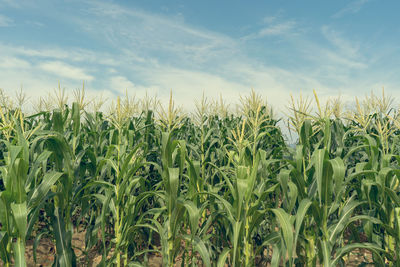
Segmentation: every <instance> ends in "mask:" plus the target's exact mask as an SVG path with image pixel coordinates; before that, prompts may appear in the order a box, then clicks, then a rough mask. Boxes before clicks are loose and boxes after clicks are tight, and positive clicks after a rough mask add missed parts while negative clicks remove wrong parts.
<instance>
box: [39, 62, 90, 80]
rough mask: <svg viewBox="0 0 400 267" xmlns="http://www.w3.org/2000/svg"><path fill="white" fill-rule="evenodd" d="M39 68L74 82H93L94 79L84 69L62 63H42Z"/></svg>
mask: <svg viewBox="0 0 400 267" xmlns="http://www.w3.org/2000/svg"><path fill="white" fill-rule="evenodd" d="M38 67H39V68H40V69H42V70H44V71H46V72H49V73H52V74H55V75H57V76H60V77H65V78H68V79H72V80H81V81H92V80H93V79H94V77H93V76H91V75H89V74H87V73H86V72H85V70H84V69H82V68H78V67H74V66H71V65H69V64H66V63H64V62H61V61H46V62H43V63H40V64H39V66H38Z"/></svg>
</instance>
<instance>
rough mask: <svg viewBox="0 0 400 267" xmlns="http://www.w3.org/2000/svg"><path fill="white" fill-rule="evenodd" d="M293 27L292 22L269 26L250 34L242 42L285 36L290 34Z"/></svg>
mask: <svg viewBox="0 0 400 267" xmlns="http://www.w3.org/2000/svg"><path fill="white" fill-rule="evenodd" d="M274 20H275V18H274V19H273V20H272V21H274ZM295 27H296V22H295V21H293V20H289V21H285V22H280V23H275V24H270V25H268V26H265V27H263V28H261V29H260V30H259V31H258V32H256V33H251V34H249V35H246V36H244V37H242V40H245V41H247V40H254V39H259V38H264V37H269V36H279V35H285V34H288V33H290V32H291V31H292V30H293V29H294V28H295Z"/></svg>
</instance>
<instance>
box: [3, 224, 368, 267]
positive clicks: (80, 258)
mask: <svg viewBox="0 0 400 267" xmlns="http://www.w3.org/2000/svg"><path fill="white" fill-rule="evenodd" d="M72 244H73V247H74V251H75V255H76V257H77V265H78V266H97V265H98V264H99V263H100V261H101V258H102V255H101V254H99V251H98V250H97V249H96V248H94V249H92V250H90V251H89V252H88V253H87V255H85V253H83V252H84V251H85V232H78V233H75V234H74V235H73V237H72ZM54 254H55V245H54V243H53V241H52V240H51V239H49V238H42V239H41V240H40V243H39V245H38V247H37V251H36V255H37V261H36V263H35V261H34V258H33V240H29V241H27V246H26V254H25V257H26V259H27V266H43V267H45V266H51V265H52V264H53V260H54ZM345 260H346V266H349V267H356V266H359V265H360V264H362V263H364V264H363V265H362V266H375V265H374V264H373V263H372V256H371V253H370V252H369V251H367V250H355V251H353V252H352V253H351V254H350V256H349V257H347V258H346V259H345ZM0 266H2V264H1V262H0ZM148 266H149V267H161V266H162V258H161V256H159V255H153V256H151V257H149V262H148ZM176 266H180V263H178V264H176ZM226 266H227V265H226ZM320 266H322V265H320Z"/></svg>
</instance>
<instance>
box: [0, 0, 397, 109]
mask: <svg viewBox="0 0 400 267" xmlns="http://www.w3.org/2000/svg"><path fill="white" fill-rule="evenodd" d="M399 10H400V2H397V1H389V0H387V1H378V0H355V1H261V0H254V1H251V2H250V1H238V0H231V1H183V0H179V1H177V0H175V1H161V0H158V1H150V0H142V1H72V0H71V1H42V0H38V1H28V0H20V1H13V0H0V88H3V89H4V90H5V91H6V92H8V93H10V94H13V93H14V92H15V91H16V90H17V89H19V88H20V87H21V86H22V87H23V88H24V90H25V91H26V92H27V93H28V95H29V96H31V97H32V98H34V97H37V96H39V95H45V94H46V93H47V92H49V91H51V90H52V89H53V88H56V87H57V86H58V82H60V83H61V86H62V87H65V88H66V90H67V91H72V90H74V89H76V88H79V87H81V84H82V82H83V81H85V84H86V89H87V90H88V92H89V94H92V95H93V94H98V93H99V92H103V93H104V94H105V95H106V96H110V97H112V96H116V95H120V94H123V93H124V92H125V90H126V89H127V90H128V91H129V92H131V93H132V94H136V95H137V96H142V95H144V93H145V92H146V91H148V92H150V93H157V95H158V96H159V97H161V98H166V97H167V96H168V94H169V91H170V90H171V89H172V91H173V93H174V98H175V99H176V101H177V102H178V103H179V104H181V105H183V106H184V107H186V108H190V107H192V106H193V101H194V100H195V99H197V98H199V97H200V96H201V95H202V93H203V92H205V94H206V95H207V96H209V97H216V96H218V95H219V94H222V95H223V96H224V98H225V99H227V100H228V101H230V102H233V101H235V100H237V99H238V97H239V95H244V94H247V93H248V92H249V91H250V90H251V89H252V88H254V90H256V91H257V92H259V93H261V94H262V95H264V96H266V97H267V99H268V101H269V102H270V103H272V104H273V105H274V106H276V107H278V108H281V107H283V106H284V105H285V104H286V103H287V100H288V98H289V95H290V94H294V95H298V94H299V93H300V92H302V93H303V94H306V95H311V92H312V90H313V89H316V90H317V92H318V93H319V95H320V96H321V97H322V98H324V97H329V96H336V95H338V94H339V93H340V94H341V95H342V96H343V97H344V99H353V98H354V97H355V96H362V95H365V94H367V93H369V92H371V90H374V91H375V92H379V90H380V88H381V87H382V86H384V87H385V90H386V91H387V92H389V93H390V94H391V95H393V96H395V97H398V98H399V99H400V93H399V92H400V91H399V89H400V75H399V70H400V66H399V62H400V27H399V26H400V19H399V18H398V14H397V13H398V11H399Z"/></svg>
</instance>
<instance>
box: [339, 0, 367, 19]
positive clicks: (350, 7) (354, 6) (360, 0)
mask: <svg viewBox="0 0 400 267" xmlns="http://www.w3.org/2000/svg"><path fill="white" fill-rule="evenodd" d="M369 1H370V0H356V1H352V2H350V3H348V4H347V5H346V6H345V7H344V8H342V9H340V10H339V11H338V12H336V13H335V14H333V15H332V18H335V19H337V18H341V17H343V16H344V15H347V14H355V13H357V12H359V11H360V10H361V8H362V7H363V6H364V5H365V4H366V3H368V2H369Z"/></svg>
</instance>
